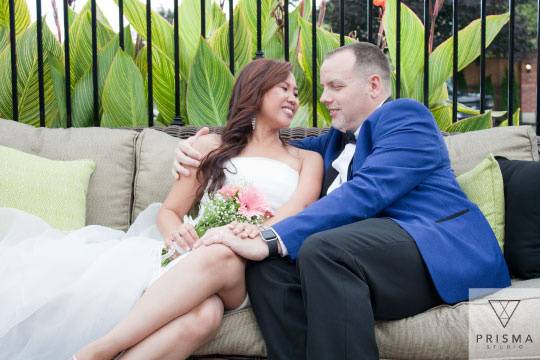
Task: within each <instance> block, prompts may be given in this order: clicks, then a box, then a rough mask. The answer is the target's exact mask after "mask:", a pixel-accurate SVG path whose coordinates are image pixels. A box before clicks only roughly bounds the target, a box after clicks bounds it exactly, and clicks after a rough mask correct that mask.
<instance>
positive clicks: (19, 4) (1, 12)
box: [0, 0, 30, 36]
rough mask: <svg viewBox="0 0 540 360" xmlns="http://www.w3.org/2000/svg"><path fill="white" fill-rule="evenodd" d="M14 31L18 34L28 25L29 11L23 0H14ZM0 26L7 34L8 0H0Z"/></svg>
mask: <svg viewBox="0 0 540 360" xmlns="http://www.w3.org/2000/svg"><path fill="white" fill-rule="evenodd" d="M14 2H15V33H16V34H17V35H20V34H21V33H22V32H23V31H24V30H26V29H27V28H28V27H29V26H30V11H29V9H28V5H27V4H26V1H25V0H15V1H14ZM0 26H3V27H5V29H7V31H8V36H9V0H0Z"/></svg>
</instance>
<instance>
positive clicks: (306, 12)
mask: <svg viewBox="0 0 540 360" xmlns="http://www.w3.org/2000/svg"><path fill="white" fill-rule="evenodd" d="M299 18H302V19H304V20H306V21H308V20H309V19H310V18H311V1H304V0H302V1H300V2H299V3H298V5H297V6H296V8H295V9H294V11H292V12H291V13H290V14H289V58H290V59H294V58H296V57H297V54H299V51H300V44H299V38H300V24H299V20H298V19H299ZM283 36H285V34H284V35H283Z"/></svg>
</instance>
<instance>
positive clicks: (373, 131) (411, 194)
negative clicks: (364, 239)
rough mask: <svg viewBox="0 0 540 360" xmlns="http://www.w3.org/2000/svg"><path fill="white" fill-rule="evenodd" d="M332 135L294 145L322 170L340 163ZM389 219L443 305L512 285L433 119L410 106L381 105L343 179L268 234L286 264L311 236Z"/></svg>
mask: <svg viewBox="0 0 540 360" xmlns="http://www.w3.org/2000/svg"><path fill="white" fill-rule="evenodd" d="M341 136H342V133H341V132H340V131H338V130H336V129H330V131H329V132H328V133H326V134H324V135H321V136H318V137H312V138H306V139H304V140H302V141H299V142H297V143H296V144H295V146H298V147H301V148H304V149H307V150H312V151H316V152H318V153H320V154H321V155H322V156H323V158H324V167H325V170H326V169H327V168H328V167H329V166H331V163H332V161H333V160H335V159H336V157H337V156H339V152H340V146H339V145H340V143H341ZM372 217H378V218H391V219H393V220H394V221H395V222H396V223H397V224H399V225H400V226H401V227H402V228H403V229H404V230H405V231H407V233H409V234H410V235H411V237H412V238H413V239H414V240H415V242H416V245H417V247H418V249H419V251H420V254H421V255H422V257H423V259H424V261H425V263H426V265H427V268H428V270H429V273H430V274H431V277H432V279H433V282H434V284H435V287H436V288H437V290H438V292H439V294H440V296H441V298H442V299H443V300H444V301H445V302H447V303H456V302H459V301H463V300H466V299H468V289H469V288H499V287H506V286H508V285H509V284H510V277H509V274H508V268H507V266H506V263H505V262H504V259H503V255H502V252H501V250H500V248H499V246H498V244H497V240H496V238H495V235H494V233H493V231H492V230H491V227H490V226H489V224H488V222H487V221H486V219H485V218H484V216H483V215H482V213H481V212H480V210H479V208H478V207H477V206H476V205H475V204H473V203H472V202H470V201H469V200H468V199H467V197H466V196H465V194H464V193H463V191H462V190H461V189H460V187H459V185H458V183H457V181H456V178H455V175H454V173H453V171H452V169H451V167H450V160H449V157H448V151H447V149H446V146H445V143H444V140H443V138H442V136H441V134H440V132H439V130H438V128H437V125H436V123H435V120H434V119H433V116H432V115H431V113H430V112H429V110H428V109H426V108H425V107H424V106H423V105H421V104H419V103H418V102H416V101H413V100H408V99H400V100H395V101H391V102H387V103H385V104H383V105H382V106H381V107H379V108H378V109H377V110H375V111H374V112H373V113H372V114H371V115H370V116H369V117H368V118H367V119H366V120H365V122H364V123H363V125H362V128H361V130H360V133H359V135H358V140H357V143H356V151H355V153H354V158H353V161H352V174H351V177H350V178H349V180H348V181H347V182H346V183H344V184H343V185H341V186H340V187H339V188H337V189H336V190H334V191H333V192H331V193H330V194H329V195H327V196H324V197H322V198H321V199H319V200H318V201H317V202H315V203H313V204H311V205H310V206H309V207H307V208H306V209H304V210H303V211H302V212H300V213H299V214H297V215H295V216H292V217H290V218H287V219H285V220H283V221H281V222H279V223H277V224H275V225H274V226H273V227H274V229H275V231H276V232H277V233H278V234H279V236H280V237H281V240H282V241H283V243H284V244H285V246H286V247H287V250H288V253H289V256H290V258H291V259H293V260H294V259H295V258H296V257H297V256H298V252H299V250H300V247H301V246H302V243H303V242H304V241H305V240H306V239H307V238H308V237H309V236H310V235H312V234H314V233H317V232H320V231H324V230H328V229H332V228H336V227H339V226H342V225H346V224H350V223H353V222H356V221H360V220H363V219H367V218H372Z"/></svg>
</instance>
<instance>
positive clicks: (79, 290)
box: [0, 204, 173, 360]
mask: <svg viewBox="0 0 540 360" xmlns="http://www.w3.org/2000/svg"><path fill="white" fill-rule="evenodd" d="M158 209H159V204H152V205H151V206H150V207H149V208H148V209H146V210H145V211H144V212H143V213H141V215H140V216H139V217H138V218H137V221H136V222H135V223H134V224H133V225H132V226H131V227H130V229H129V230H128V232H127V233H125V232H123V231H119V230H114V229H109V228H106V227H103V226H95V225H92V226H87V227H84V228H82V229H79V230H76V231H70V232H65V231H59V230H55V229H53V228H51V227H50V226H49V225H48V224H47V223H45V222H44V221H43V220H41V219H39V218H37V217H35V216H33V215H30V214H27V213H25V212H22V211H19V210H15V209H7V208H0V359H10V360H17V359H20V360H23V359H24V360H32V359H40V360H42V359H51V360H58V359H69V358H70V356H71V355H73V354H74V353H75V352H76V351H77V350H78V349H79V348H81V347H82V346H84V345H85V344H87V343H89V342H91V341H93V340H95V339H96V338H98V337H100V336H102V335H104V334H106V333H107V332H108V331H109V330H110V329H111V328H112V327H113V326H114V325H115V324H117V323H118V322H119V321H120V320H121V319H122V318H124V317H125V316H126V315H127V313H128V312H129V310H130V309H131V308H132V307H133V305H134V304H135V302H136V301H137V299H139V297H140V296H141V295H142V293H143V292H144V290H145V289H146V288H147V287H148V285H149V284H150V283H151V282H152V281H153V280H155V279H156V278H157V277H158V276H159V275H160V274H162V273H163V271H164V270H165V269H161V249H162V246H163V240H162V239H161V236H160V234H159V232H158V231H157V228H156V226H155V219H156V215H157V211H158ZM170 266H173V264H171V265H170ZM170 266H169V267H168V268H170Z"/></svg>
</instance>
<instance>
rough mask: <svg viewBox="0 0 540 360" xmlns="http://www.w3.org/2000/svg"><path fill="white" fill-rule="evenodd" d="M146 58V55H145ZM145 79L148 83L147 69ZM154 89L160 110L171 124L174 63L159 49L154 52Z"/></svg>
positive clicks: (173, 110) (183, 96)
mask: <svg viewBox="0 0 540 360" xmlns="http://www.w3.org/2000/svg"><path fill="white" fill-rule="evenodd" d="M145 58H146V56H145ZM144 74H145V78H144V81H145V83H146V88H147V87H148V84H147V81H148V80H147V75H146V71H145V72H144ZM152 87H153V89H152V91H153V96H154V102H155V103H156V105H157V108H158V111H159V113H160V114H161V116H162V117H163V121H165V124H167V125H169V124H170V123H171V122H172V120H173V118H174V113H175V108H174V107H175V101H174V99H175V98H174V97H175V94H174V63H173V62H172V61H171V60H170V59H169V58H168V57H167V56H165V54H163V53H162V52H161V51H159V50H157V49H156V50H155V51H153V52H152ZM185 96H186V93H185V92H183V93H181V94H180V98H185Z"/></svg>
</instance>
